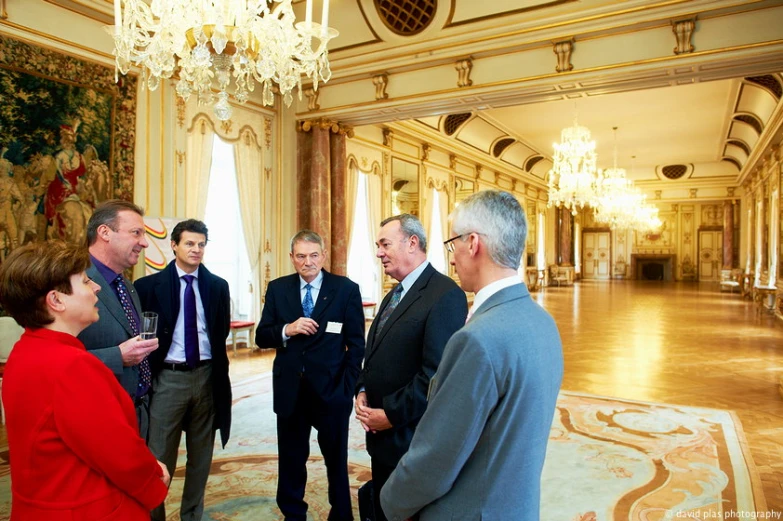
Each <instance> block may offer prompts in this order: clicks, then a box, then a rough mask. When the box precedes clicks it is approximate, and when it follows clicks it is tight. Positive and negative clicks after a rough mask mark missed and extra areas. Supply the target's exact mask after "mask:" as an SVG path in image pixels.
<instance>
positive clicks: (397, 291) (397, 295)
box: [375, 284, 402, 335]
mask: <svg viewBox="0 0 783 521" xmlns="http://www.w3.org/2000/svg"><path fill="white" fill-rule="evenodd" d="M401 298H402V284H397V287H396V288H394V292H393V293H392V298H391V300H390V301H389V304H388V305H387V306H386V307H385V308H383V311H382V312H381V317H380V318H379V319H378V327H377V328H375V334H376V335H377V334H378V333H380V332H381V330H382V329H383V326H385V325H386V321H387V320H389V317H390V316H391V314H392V313H393V312H394V308H396V307H397V304H399V303H400V299H401Z"/></svg>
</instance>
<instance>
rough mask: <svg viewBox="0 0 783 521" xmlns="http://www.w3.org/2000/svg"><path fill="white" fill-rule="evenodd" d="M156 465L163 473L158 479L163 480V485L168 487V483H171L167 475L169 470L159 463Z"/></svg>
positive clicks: (169, 476)
mask: <svg viewBox="0 0 783 521" xmlns="http://www.w3.org/2000/svg"><path fill="white" fill-rule="evenodd" d="M158 465H160V468H161V470H162V471H163V475H162V476H161V477H160V479H161V480H163V484H164V485H166V486H167V487H168V486H169V483H171V475H170V474H169V469H167V468H166V465H164V464H163V463H161V462H160V461H158Z"/></svg>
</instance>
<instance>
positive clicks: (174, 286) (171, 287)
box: [155, 261, 180, 328]
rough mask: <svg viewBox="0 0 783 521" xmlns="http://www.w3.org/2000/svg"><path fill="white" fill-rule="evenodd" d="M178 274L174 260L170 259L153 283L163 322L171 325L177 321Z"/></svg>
mask: <svg viewBox="0 0 783 521" xmlns="http://www.w3.org/2000/svg"><path fill="white" fill-rule="evenodd" d="M179 286H180V282H179V274H178V273H177V269H176V268H175V267H174V261H171V262H170V263H169V265H168V266H166V268H164V270H163V272H162V273H161V277H158V282H157V284H155V296H156V297H157V300H158V302H159V303H160V310H159V311H160V314H161V315H163V318H164V319H165V322H166V323H168V324H171V325H172V328H173V327H174V324H176V323H177V316H178V315H179Z"/></svg>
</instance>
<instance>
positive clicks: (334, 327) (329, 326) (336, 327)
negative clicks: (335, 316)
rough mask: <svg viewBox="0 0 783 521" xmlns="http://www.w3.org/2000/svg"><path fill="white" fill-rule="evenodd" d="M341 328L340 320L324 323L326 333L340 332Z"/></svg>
mask: <svg viewBox="0 0 783 521" xmlns="http://www.w3.org/2000/svg"><path fill="white" fill-rule="evenodd" d="M342 330H343V323H342V322H327V323H326V332H327V333H338V334H339V333H341V332H342Z"/></svg>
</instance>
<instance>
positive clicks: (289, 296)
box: [285, 273, 304, 317]
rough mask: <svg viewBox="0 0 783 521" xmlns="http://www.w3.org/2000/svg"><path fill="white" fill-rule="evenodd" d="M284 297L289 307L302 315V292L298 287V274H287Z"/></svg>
mask: <svg viewBox="0 0 783 521" xmlns="http://www.w3.org/2000/svg"><path fill="white" fill-rule="evenodd" d="M285 298H286V301H287V302H288V307H289V309H293V310H294V312H295V313H297V314H298V315H299V316H300V317H303V316H304V309H302V294H301V289H300V288H299V275H297V274H296V273H294V274H293V275H289V279H288V289H287V290H286V291H285Z"/></svg>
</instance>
